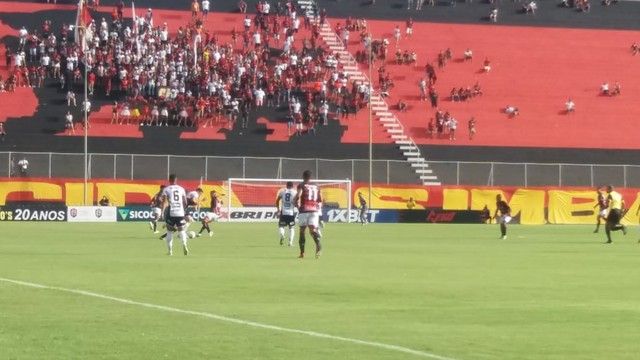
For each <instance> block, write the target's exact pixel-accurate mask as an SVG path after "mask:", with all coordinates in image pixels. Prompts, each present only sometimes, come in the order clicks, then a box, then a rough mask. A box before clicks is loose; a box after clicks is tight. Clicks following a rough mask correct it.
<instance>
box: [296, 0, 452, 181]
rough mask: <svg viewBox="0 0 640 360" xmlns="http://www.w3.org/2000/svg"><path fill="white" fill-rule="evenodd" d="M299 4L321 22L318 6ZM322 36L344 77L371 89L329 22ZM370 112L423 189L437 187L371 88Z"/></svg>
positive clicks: (412, 144) (399, 125)
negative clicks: (408, 164) (338, 63)
mask: <svg viewBox="0 0 640 360" xmlns="http://www.w3.org/2000/svg"><path fill="white" fill-rule="evenodd" d="M298 4H299V5H300V7H301V8H302V9H303V10H304V11H305V14H306V15H307V16H308V17H310V18H311V19H312V21H318V20H319V19H318V17H316V11H317V5H316V4H315V3H314V1H313V0H298ZM320 36H321V37H322V40H323V41H324V42H325V43H326V44H327V45H328V46H329V49H330V50H331V51H332V52H333V53H334V55H339V59H340V64H341V65H342V69H343V70H344V73H345V74H346V75H348V76H349V79H350V80H352V81H357V82H362V83H364V84H365V85H370V84H371V83H370V80H369V78H368V77H367V75H366V74H365V73H363V72H362V71H360V69H359V68H358V63H357V62H356V60H355V58H354V57H353V56H352V55H351V53H349V52H348V51H347V50H346V48H345V46H344V44H343V43H342V40H341V39H340V38H339V37H338V36H337V35H336V33H335V31H333V29H332V28H331V26H330V25H329V23H328V22H325V23H324V24H323V25H321V26H320ZM371 89H372V91H371V110H372V112H373V114H374V116H375V118H376V119H377V120H378V121H379V122H380V124H381V125H382V126H383V127H384V128H385V129H386V132H387V134H389V136H390V137H391V139H392V140H393V141H394V142H395V144H396V146H397V148H398V150H399V151H400V152H401V153H402V155H403V156H404V158H405V159H406V161H408V162H409V163H410V164H411V168H412V169H413V171H414V172H415V174H416V176H417V177H418V179H420V182H421V183H422V184H423V185H431V186H438V185H441V182H440V181H439V180H438V177H437V176H436V175H435V174H434V172H433V170H432V169H430V168H429V164H428V163H427V161H426V159H425V158H424V157H423V156H422V153H421V151H420V148H419V147H418V145H416V143H415V142H414V141H413V139H412V138H411V137H410V136H409V135H408V134H407V131H406V130H405V128H404V126H402V123H401V122H400V121H399V120H398V118H397V117H396V116H395V115H394V114H393V113H392V112H391V111H390V110H389V105H388V104H387V102H386V100H385V99H384V98H382V96H380V94H378V93H376V92H375V91H373V87H371Z"/></svg>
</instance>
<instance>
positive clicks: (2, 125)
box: [0, 122, 7, 142]
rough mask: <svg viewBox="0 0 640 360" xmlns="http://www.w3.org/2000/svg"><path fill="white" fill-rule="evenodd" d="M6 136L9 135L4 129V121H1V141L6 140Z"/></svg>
mask: <svg viewBox="0 0 640 360" xmlns="http://www.w3.org/2000/svg"><path fill="white" fill-rule="evenodd" d="M5 136H7V132H6V131H5V130H4V123H3V122H0V142H4V138H5Z"/></svg>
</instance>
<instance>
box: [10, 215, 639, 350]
mask: <svg viewBox="0 0 640 360" xmlns="http://www.w3.org/2000/svg"><path fill="white" fill-rule="evenodd" d="M146 226H147V225H146V224H144V223H137V224H136V223H127V224H123V223H119V224H91V225H87V224H67V223H37V224H36V223H2V226H1V229H2V237H1V238H0V278H2V279H3V280H1V281H0V358H1V359H160V358H166V359H419V358H428V354H433V355H438V356H441V357H446V358H451V359H457V360H460V359H465V360H466V359H637V358H638V357H639V356H640V355H639V354H640V341H639V340H638V339H639V338H640V327H639V326H638V325H639V324H640V285H639V284H640V245H639V244H638V243H637V242H636V240H637V233H636V232H635V231H632V232H631V234H629V235H627V236H626V237H623V236H622V234H620V233H618V234H615V235H616V236H615V238H614V244H612V245H604V244H603V243H602V242H603V240H604V234H592V233H591V230H592V228H591V227H586V226H512V227H511V228H510V234H509V239H508V240H506V241H501V240H498V239H497V238H498V229H497V226H495V225H493V226H487V225H377V224H376V225H369V226H366V227H361V226H359V225H349V224H344V225H337V224H336V225H334V224H329V225H328V226H327V227H326V228H325V239H324V244H325V251H324V254H323V257H322V258H321V259H319V260H316V259H314V258H307V259H304V260H299V259H297V258H296V255H297V247H296V248H288V247H281V246H279V245H278V239H277V235H276V230H275V228H274V225H272V224H217V225H216V235H215V236H214V237H213V238H208V237H206V238H198V239H195V240H192V241H191V243H190V244H191V250H192V254H191V255H189V256H188V257H185V256H183V255H182V254H181V253H180V252H179V251H176V255H174V256H173V257H168V256H166V255H165V247H164V243H163V242H161V241H159V240H157V238H156V237H155V236H152V234H151V233H150V231H149V230H148V228H147V227H146ZM310 243H311V244H309V242H308V244H307V247H308V252H309V253H310V254H312V253H313V249H312V244H313V242H310ZM310 245H311V246H310ZM176 250H180V247H179V246H178V247H177V248H176ZM178 254H179V255H178ZM6 279H12V280H19V281H24V282H30V283H35V284H41V285H46V286H50V287H62V288H66V289H77V290H84V291H89V292H92V293H97V294H102V295H106V296H110V297H115V298H118V299H120V300H117V299H116V300H114V299H107V298H99V297H96V296H95V295H91V294H86V293H85V294H81V293H74V292H68V291H64V290H59V289H51V288H34V287H32V286H25V285H21V284H16V283H12V282H8V281H7V280H6ZM122 299H126V300H130V301H134V302H136V303H129V304H127V303H124V302H122ZM140 303H145V304H153V305H161V306H166V307H170V308H171V309H172V311H166V309H165V310H163V309H159V308H153V307H149V306H150V305H149V306H142V305H140ZM173 309H180V310H185V311H193V312H198V313H197V314H194V313H186V312H179V311H175V310H173ZM202 313H207V314H214V315H220V316H226V317H229V318H233V319H240V320H246V321H254V322H258V323H261V324H267V325H274V326H278V327H284V328H289V329H298V330H306V331H314V332H317V333H322V334H330V335H334V336H340V337H344V338H348V339H358V340H363V341H368V342H377V343H381V344H387V345H393V346H401V347H404V348H409V349H414V350H417V351H419V352H421V353H416V354H410V353H406V352H401V351H399V350H398V349H392V348H384V347H375V346H372V345H370V344H357V343H353V342H349V341H343V340H337V339H331V338H322V337H317V336H313V335H312V334H301V333H291V332H282V331H279V330H277V329H268V328H256V327H252V326H250V325H248V324H246V323H237V322H229V321H225V320H220V319H215V318H211V317H207V316H209V315H203V314H202ZM421 354H422V355H421Z"/></svg>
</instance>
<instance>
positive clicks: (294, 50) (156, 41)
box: [6, 0, 369, 134]
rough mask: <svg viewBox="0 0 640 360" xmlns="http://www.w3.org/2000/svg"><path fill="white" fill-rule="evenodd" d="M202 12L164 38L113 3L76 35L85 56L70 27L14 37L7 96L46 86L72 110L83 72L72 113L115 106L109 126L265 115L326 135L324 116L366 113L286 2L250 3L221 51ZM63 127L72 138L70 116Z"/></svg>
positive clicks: (313, 29)
mask: <svg viewBox="0 0 640 360" xmlns="http://www.w3.org/2000/svg"><path fill="white" fill-rule="evenodd" d="M204 2H205V4H204V5H205V6H202V1H201V2H198V1H196V0H194V1H193V3H192V5H191V10H192V18H191V19H190V21H189V22H188V23H186V24H183V26H180V27H179V28H178V29H169V26H168V24H167V23H161V24H156V23H154V18H153V10H152V9H148V10H147V11H146V13H145V14H144V15H143V16H139V17H137V18H136V19H135V20H134V21H130V20H129V19H125V17H124V12H125V8H124V3H123V2H122V1H119V2H118V3H117V5H116V6H115V8H114V11H113V14H112V16H111V18H110V19H109V18H106V19H105V18H96V19H94V21H92V22H91V24H90V25H88V29H87V31H86V32H85V31H82V32H83V34H84V36H83V37H84V39H85V44H86V48H85V49H84V50H83V49H82V46H81V45H79V44H78V41H76V39H74V38H73V34H74V29H73V26H72V25H70V24H62V25H61V26H59V27H58V28H57V29H54V26H53V24H52V23H51V22H50V21H48V20H47V21H45V22H44V23H43V25H42V28H41V29H32V30H30V31H28V30H27V29H25V28H22V29H21V30H20V32H19V38H20V42H19V45H18V47H17V48H13V49H9V48H8V49H7V54H6V62H7V66H8V67H9V68H10V69H12V71H11V75H10V76H9V78H8V79H7V80H6V84H7V86H8V89H13V88H15V87H16V86H42V84H43V82H44V81H45V80H48V79H54V81H57V82H59V85H60V89H61V90H60V91H62V92H63V93H65V94H66V101H67V105H68V106H69V108H70V110H72V108H74V107H76V106H77V105H78V104H77V103H78V102H79V101H77V100H76V97H77V96H79V95H76V93H77V92H78V91H79V89H81V87H82V82H83V79H84V70H85V66H86V70H87V74H88V75H87V85H88V90H89V91H88V93H89V99H88V101H86V102H84V101H83V102H82V104H81V108H82V107H86V108H87V109H88V110H91V98H92V97H93V96H95V95H98V94H100V95H104V96H107V97H111V98H114V100H115V102H114V104H113V110H112V118H111V123H113V124H137V125H141V126H147V125H148V126H185V127H200V126H202V127H205V126H213V125H215V124H216V123H220V122H223V123H224V124H225V125H227V126H229V127H232V126H234V125H235V124H236V122H238V124H239V126H241V127H246V126H247V123H248V122H249V121H250V113H251V112H253V111H256V110H258V109H260V108H263V107H272V108H279V109H281V110H282V109H286V110H288V111H287V112H286V113H287V115H286V117H287V119H284V116H283V119H282V120H283V121H286V122H287V123H288V124H289V125H290V126H289V127H290V128H291V129H295V132H292V133H295V134H303V133H314V132H315V130H316V127H317V126H318V125H327V124H328V116H329V115H328V114H329V111H328V109H329V108H331V109H333V110H335V112H336V113H337V116H342V117H348V116H349V114H350V113H354V112H355V111H356V109H357V108H362V107H364V106H366V103H368V98H369V89H368V87H367V86H363V85H362V84H361V83H357V82H352V81H351V80H350V79H349V78H348V76H347V75H346V74H345V73H344V72H343V71H342V69H341V67H340V66H339V61H338V59H336V57H335V56H333V55H332V54H330V52H329V51H327V50H326V49H324V48H323V47H322V46H319V43H320V42H319V41H318V39H319V36H320V30H319V27H318V25H317V24H315V23H312V21H311V20H310V19H309V18H308V17H306V16H302V15H300V12H299V10H298V8H297V7H296V5H295V3H294V2H293V1H288V2H285V3H283V2H278V3H277V5H276V6H275V8H272V7H271V5H270V4H269V2H267V1H264V0H261V1H259V2H258V4H257V6H256V13H255V15H253V16H250V15H247V16H246V18H245V19H244V20H243V23H242V24H239V27H241V30H236V28H234V29H233V30H232V36H231V39H230V40H228V41H223V40H221V39H220V38H219V36H218V35H217V34H215V33H210V32H209V31H208V30H207V27H206V26H205V25H206V24H205V22H206V21H207V20H206V15H207V12H208V8H209V5H208V1H207V0H204ZM241 5H242V4H239V6H241ZM244 6H245V7H246V4H245V5H244ZM360 25H361V24H360ZM349 26H350V27H351V28H352V27H353V26H356V25H354V24H350V25H349ZM303 29H304V31H305V33H304V34H305V35H304V36H305V38H304V39H303V38H302V37H303V35H301V31H302V30H303ZM82 45H83V46H84V44H82ZM69 118H71V119H69ZM65 123H66V125H67V128H68V129H69V131H73V128H74V126H73V123H74V121H73V111H69V112H68V113H67V115H66V117H65Z"/></svg>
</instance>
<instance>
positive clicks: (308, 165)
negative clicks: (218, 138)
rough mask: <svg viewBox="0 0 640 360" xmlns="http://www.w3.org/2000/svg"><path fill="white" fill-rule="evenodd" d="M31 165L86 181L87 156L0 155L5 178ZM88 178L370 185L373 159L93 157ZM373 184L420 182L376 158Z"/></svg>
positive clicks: (398, 165)
mask: <svg viewBox="0 0 640 360" xmlns="http://www.w3.org/2000/svg"><path fill="white" fill-rule="evenodd" d="M22 159H26V160H28V162H29V167H28V170H27V174H28V176H30V177H41V178H77V179H82V178H83V177H84V165H83V161H84V156H83V154H69V153H34V152H0V164H4V165H0V177H18V176H21V174H20V169H19V168H18V166H17V163H18V162H19V161H20V160H22ZM87 166H88V174H89V179H126V180H159V179H166V178H167V177H168V175H169V174H171V173H176V174H178V175H179V176H180V178H182V179H185V180H199V179H202V180H205V181H206V180H208V181H220V180H227V179H228V178H232V177H239V178H240V177H241V178H246V177H253V178H276V179H278V178H280V179H282V178H298V177H300V175H301V174H302V172H303V171H304V170H307V169H311V170H313V171H314V174H315V175H314V176H316V177H317V178H321V179H351V180H352V181H355V182H368V181H369V160H368V159H344V160H332V159H320V158H317V159H295V158H286V157H248V156H245V157H233V156H180V155H145V154H94V153H91V154H88V164H87ZM373 182H375V183H381V184H407V183H410V184H416V183H417V180H416V177H415V174H414V173H413V171H412V169H411V165H410V164H409V163H407V162H406V161H402V160H373Z"/></svg>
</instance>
